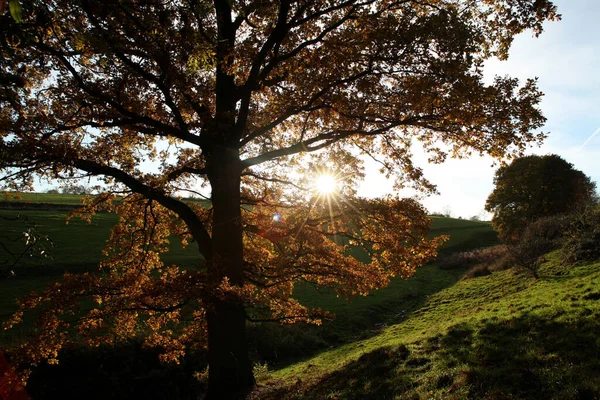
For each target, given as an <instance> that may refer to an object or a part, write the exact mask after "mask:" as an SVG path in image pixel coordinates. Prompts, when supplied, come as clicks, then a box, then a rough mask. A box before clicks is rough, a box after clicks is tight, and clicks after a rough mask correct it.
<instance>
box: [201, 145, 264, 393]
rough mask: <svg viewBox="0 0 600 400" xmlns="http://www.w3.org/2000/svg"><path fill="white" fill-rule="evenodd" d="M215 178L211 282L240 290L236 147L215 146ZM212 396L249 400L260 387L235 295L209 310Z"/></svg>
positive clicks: (219, 300) (212, 175) (218, 299)
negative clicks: (256, 387)
mask: <svg viewBox="0 0 600 400" xmlns="http://www.w3.org/2000/svg"><path fill="white" fill-rule="evenodd" d="M210 164H211V167H212V168H210V172H209V179H210V181H211V186H212V201H213V210H214V214H213V231H212V233H213V235H212V242H213V258H212V260H211V262H210V265H209V268H210V281H211V283H212V284H213V285H215V286H217V285H218V284H220V283H221V282H222V281H223V279H224V278H227V279H229V282H230V283H231V284H232V285H234V286H241V285H243V283H244V274H243V244H242V224H241V209H240V174H241V169H240V159H239V151H238V149H237V148H234V147H221V146H217V147H215V148H214V150H213V152H212V154H211V160H210ZM207 324H208V363H209V374H208V393H207V396H206V398H207V399H210V400H214V399H243V398H245V397H246V395H247V394H248V393H249V392H250V391H251V390H252V388H253V387H254V383H255V381H254V376H253V374H252V365H251V363H250V359H249V357H248V344H247V341H246V312H245V308H244V304H243V303H242V301H241V300H240V299H237V298H236V297H235V296H225V297H222V296H218V295H216V296H213V298H212V300H211V304H209V305H208V309H207Z"/></svg>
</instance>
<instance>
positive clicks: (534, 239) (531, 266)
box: [508, 215, 569, 277]
mask: <svg viewBox="0 0 600 400" xmlns="http://www.w3.org/2000/svg"><path fill="white" fill-rule="evenodd" d="M568 225H569V218H568V217H567V216H565V215H556V216H551V217H543V218H539V219H537V220H536V221H534V222H532V223H531V224H529V225H528V226H527V227H526V228H525V230H524V231H523V233H522V234H521V236H520V239H519V241H518V242H517V243H516V244H514V245H510V246H508V249H509V253H510V257H511V259H512V262H513V264H514V265H517V266H520V267H523V268H526V269H528V270H529V271H531V273H533V275H534V276H535V277H537V272H538V268H539V266H540V264H541V257H542V256H543V255H544V254H546V253H548V252H550V251H552V250H555V249H557V248H559V247H560V246H561V245H562V243H563V241H564V238H565V233H566V230H567V227H568Z"/></svg>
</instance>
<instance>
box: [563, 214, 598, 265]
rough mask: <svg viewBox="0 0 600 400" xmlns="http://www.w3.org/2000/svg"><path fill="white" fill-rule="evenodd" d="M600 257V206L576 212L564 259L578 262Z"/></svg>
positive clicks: (565, 261) (565, 246)
mask: <svg viewBox="0 0 600 400" xmlns="http://www.w3.org/2000/svg"><path fill="white" fill-rule="evenodd" d="M598 259H600V206H598V205H596V206H593V207H588V208H587V209H585V210H584V211H582V212H580V213H577V214H574V215H573V217H572V219H571V225H570V227H569V230H568V233H567V240H566V241H565V244H564V247H563V253H562V261H563V262H564V263H567V264H577V263H580V262H583V261H593V260H598Z"/></svg>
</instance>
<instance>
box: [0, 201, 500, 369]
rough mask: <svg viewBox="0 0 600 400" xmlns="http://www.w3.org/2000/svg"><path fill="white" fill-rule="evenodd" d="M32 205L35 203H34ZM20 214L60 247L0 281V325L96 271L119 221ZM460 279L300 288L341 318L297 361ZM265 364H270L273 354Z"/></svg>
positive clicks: (487, 236)
mask: <svg viewBox="0 0 600 400" xmlns="http://www.w3.org/2000/svg"><path fill="white" fill-rule="evenodd" d="M31 196H34V194H28V195H25V197H26V198H29V197H31ZM41 196H43V197H40V198H37V200H36V201H42V199H46V200H47V201H49V202H50V203H54V204H56V203H59V202H60V201H62V200H64V199H66V198H69V199H71V197H72V196H66V197H65V195H56V194H54V195H53V194H49V195H48V194H42V195H41ZM80 197H81V196H75V195H73V197H72V198H77V199H78V200H77V201H79V199H80ZM61 199H62V200H61ZM29 200H32V201H33V197H32V198H30V199H29ZM19 213H21V214H23V215H26V216H27V217H28V218H29V220H30V221H31V222H32V223H34V224H35V225H36V229H37V231H38V232H39V233H40V234H44V235H48V236H49V237H50V238H51V239H52V241H53V242H54V244H55V246H54V248H52V249H51V253H52V255H53V259H52V260H45V261H44V265H43V266H40V262H39V261H38V260H34V259H31V260H29V259H28V260H24V262H23V264H24V265H25V267H22V266H20V267H17V268H16V269H15V272H16V273H17V276H16V278H14V279H9V280H0V321H3V320H6V319H7V318H8V316H9V315H10V314H11V313H12V312H13V311H14V310H15V308H16V303H15V299H16V298H18V297H21V296H23V295H25V294H26V293H29V292H30V291H32V290H37V289H40V288H42V287H43V286H44V285H45V284H47V283H50V282H54V281H56V280H58V279H60V277H61V276H62V274H63V273H64V272H79V271H85V270H94V269H96V268H97V267H96V265H97V263H98V262H99V261H100V260H101V259H102V254H101V251H102V249H103V248H104V246H105V242H106V240H107V238H108V234H109V229H110V227H111V226H112V225H113V224H114V223H115V221H116V216H115V215H113V214H106V213H99V214H98V215H97V216H96V217H95V218H94V220H93V222H92V224H91V225H88V224H87V223H84V222H82V221H80V220H78V219H72V220H71V221H70V222H69V224H68V225H67V224H66V218H67V216H68V214H69V212H67V211H39V210H25V211H15V210H2V211H1V213H0V215H3V216H15V215H17V214H19ZM23 228H24V224H23V223H22V222H19V223H15V222H12V221H10V220H5V219H0V231H2V232H5V235H6V236H9V237H18V236H19V234H20V232H22V231H23ZM431 234H432V235H439V234H449V235H450V241H449V242H448V243H447V244H446V245H445V246H444V249H442V253H445V252H447V251H448V249H450V250H456V249H469V248H472V247H473V246H475V247H481V246H484V245H489V244H493V243H495V241H496V238H495V234H494V232H493V231H492V229H491V227H490V224H489V223H485V222H472V221H466V220H456V219H449V218H438V217H434V218H433V226H432V233H431ZM3 256H4V257H5V254H0V262H1V261H2V257H3ZM196 257H197V253H196V249H195V247H194V246H193V244H192V245H190V246H189V247H187V248H185V249H182V248H181V246H180V245H179V244H178V242H177V241H176V240H175V241H174V244H173V247H172V251H170V252H169V253H166V254H165V255H164V261H165V262H167V263H179V264H186V263H195V262H197V261H196V260H197V258H196ZM459 276H460V272H457V271H438V269H437V268H435V267H434V266H426V267H424V268H421V269H420V270H419V271H418V272H417V274H416V275H415V276H414V277H413V278H411V279H410V280H408V281H405V280H402V279H395V280H393V281H392V283H391V284H390V285H389V286H388V287H387V288H385V289H382V290H380V291H377V292H375V293H373V294H371V295H369V296H367V297H360V298H356V299H355V300H353V301H352V302H348V301H346V300H344V299H339V298H336V297H335V296H334V295H332V294H331V293H323V292H317V291H315V290H314V289H313V288H312V287H311V286H301V287H299V288H298V289H297V291H296V297H297V298H298V299H299V300H300V301H302V302H303V303H305V304H307V305H309V306H312V307H323V308H326V309H328V310H330V311H333V312H335V313H336V314H337V316H338V318H337V320H336V321H334V322H329V323H326V325H327V326H326V328H327V329H325V330H323V329H319V332H318V333H317V335H319V336H326V338H325V340H324V342H322V343H320V345H318V346H316V347H315V348H314V349H312V350H310V351H309V352H308V353H306V352H303V351H302V352H299V353H298V354H297V356H306V355H308V354H313V353H314V351H316V350H318V349H321V348H322V347H323V346H326V347H328V346H329V345H330V344H331V343H345V342H348V341H350V340H353V339H355V338H356V337H364V336H365V335H366V336H368V335H372V334H373V332H372V331H371V330H372V328H373V326H374V325H375V324H378V323H391V322H394V321H397V320H399V319H401V318H402V317H403V316H402V315H403V314H402V313H400V312H399V311H398V307H402V308H401V309H400V311H402V310H405V311H404V312H409V311H411V310H413V309H415V308H416V307H418V306H420V305H421V304H422V303H423V302H424V301H425V299H426V296H427V295H429V294H431V293H435V292H437V291H439V290H441V289H443V288H445V287H448V286H450V285H452V284H453V283H454V282H456V280H457V279H458V277H459ZM310 329H312V327H310ZM261 335H262V334H261ZM0 336H2V335H0ZM265 358H266V359H268V360H269V361H271V358H269V355H268V354H267V355H266V356H265ZM280 361H281V358H280ZM282 362H288V360H285V361H282Z"/></svg>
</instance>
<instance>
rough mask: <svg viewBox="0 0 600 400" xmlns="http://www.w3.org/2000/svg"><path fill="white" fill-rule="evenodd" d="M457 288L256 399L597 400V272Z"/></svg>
mask: <svg viewBox="0 0 600 400" xmlns="http://www.w3.org/2000/svg"><path fill="white" fill-rule="evenodd" d="M557 259H558V256H557V254H553V255H550V256H549V261H548V262H547V263H546V264H545V265H544V267H543V268H542V270H541V278H540V279H539V280H537V281H536V280H534V279H533V278H531V277H530V276H529V275H527V274H524V273H521V272H518V271H515V270H508V271H501V272H498V273H494V274H493V275H490V276H485V277H480V278H475V279H471V280H467V281H460V282H458V283H457V284H455V285H453V286H451V287H449V288H447V289H444V290H442V291H440V292H438V293H435V294H433V295H431V296H430V297H429V298H428V299H427V300H426V302H425V303H424V304H423V306H422V307H420V308H419V309H417V310H415V311H414V312H413V313H412V314H411V315H409V316H408V317H407V318H406V319H405V320H404V321H403V322H400V323H398V324H396V325H393V326H390V327H387V328H383V329H382V330H381V332H380V334H378V335H377V336H374V337H372V338H369V339H366V340H362V341H356V342H354V343H350V344H347V345H345V346H341V347H339V348H336V349H334V350H331V351H327V352H324V353H321V354H320V355H318V356H317V357H314V358H312V359H309V360H307V361H304V362H301V363H297V364H294V365H292V366H289V367H287V368H284V369H281V370H278V371H275V372H274V373H272V374H271V376H270V381H269V382H267V383H266V384H264V386H263V387H262V388H260V389H258V390H257V393H256V397H257V398H261V399H263V398H264V399H269V398H290V399H291V398H302V399H304V398H314V399H326V398H329V399H395V398H402V399H412V398H415V399H425V398H427V399H463V398H477V399H479V398H489V399H551V398H552V399H594V398H600V359H599V357H600V336H598V332H600V307H599V305H598V304H599V302H598V300H599V299H600V263H595V264H588V265H583V266H579V267H575V268H572V269H567V268H565V267H563V266H561V265H560V264H559V263H558V261H557Z"/></svg>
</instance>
